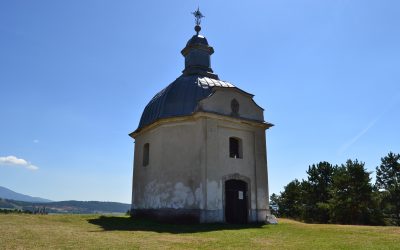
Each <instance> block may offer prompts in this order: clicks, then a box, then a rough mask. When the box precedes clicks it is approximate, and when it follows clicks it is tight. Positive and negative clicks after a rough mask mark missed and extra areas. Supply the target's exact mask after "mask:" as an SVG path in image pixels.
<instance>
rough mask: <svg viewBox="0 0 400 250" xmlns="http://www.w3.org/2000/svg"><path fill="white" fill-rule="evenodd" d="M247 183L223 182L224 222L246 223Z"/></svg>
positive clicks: (238, 181)
mask: <svg viewBox="0 0 400 250" xmlns="http://www.w3.org/2000/svg"><path fill="white" fill-rule="evenodd" d="M247 214H248V212H247V183H246V182H244V181H241V180H227V181H225V220H226V222H228V223H247Z"/></svg>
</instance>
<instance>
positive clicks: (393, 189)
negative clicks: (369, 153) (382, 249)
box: [270, 152, 400, 226]
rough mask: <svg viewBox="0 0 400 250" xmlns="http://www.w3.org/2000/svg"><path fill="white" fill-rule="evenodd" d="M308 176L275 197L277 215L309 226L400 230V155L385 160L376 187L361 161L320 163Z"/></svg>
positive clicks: (273, 206)
mask: <svg viewBox="0 0 400 250" xmlns="http://www.w3.org/2000/svg"><path fill="white" fill-rule="evenodd" d="M306 172H307V179H306V180H302V181H299V180H297V179H295V180H293V181H291V182H290V183H289V184H287V185H286V186H285V187H284V190H283V191H282V192H280V194H279V195H277V194H272V195H271V197H270V201H271V202H270V205H271V208H272V211H273V213H275V215H277V216H279V217H287V218H293V219H296V220H301V221H305V222H309V223H338V224H358V225H397V226H400V154H395V153H392V152H390V153H389V154H388V155H387V156H385V157H383V158H381V163H380V165H379V166H377V167H376V181H375V183H371V177H370V176H371V174H372V172H367V170H366V169H365V163H364V162H361V161H358V160H347V161H346V163H345V164H341V165H332V164H330V163H329V162H326V161H324V162H319V163H318V164H313V165H311V166H309V167H308V170H307V171H306Z"/></svg>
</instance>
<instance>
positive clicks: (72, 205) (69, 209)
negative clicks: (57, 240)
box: [0, 199, 131, 214]
mask: <svg viewBox="0 0 400 250" xmlns="http://www.w3.org/2000/svg"><path fill="white" fill-rule="evenodd" d="M43 207H45V208H46V211H47V212H48V213H63V214H65V213H69V214H71V213H72V214H96V213H99V214H103V213H126V212H127V211H128V210H129V209H130V207H131V205H130V204H125V203H119V202H103V201H57V202H47V203H43V202H40V203H38V202H37V203H35V202H26V201H15V200H8V199H0V209H18V210H29V211H32V212H33V211H35V210H37V209H38V208H43Z"/></svg>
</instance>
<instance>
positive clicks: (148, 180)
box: [132, 121, 203, 209]
mask: <svg viewBox="0 0 400 250" xmlns="http://www.w3.org/2000/svg"><path fill="white" fill-rule="evenodd" d="M201 137H202V131H201V124H200V123H199V121H193V122H183V123H175V124H168V125H163V126H159V127H157V128H155V129H153V130H151V131H148V132H147V133H144V134H141V135H140V136H138V137H137V138H136V141H135V162H134V180H133V197H132V201H133V206H134V208H138V209H150V208H153V209H154V208H174V209H178V208H187V209H194V208H201V207H202V202H203V195H202V185H201V182H200V178H199V176H200V171H201V167H200V166H201V165H202V161H203V158H202V152H201V150H202V143H201ZM145 143H149V144H150V160H149V165H148V166H143V164H142V158H143V157H142V155H143V146H144V144H145Z"/></svg>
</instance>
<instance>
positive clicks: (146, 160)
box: [143, 143, 150, 167]
mask: <svg viewBox="0 0 400 250" xmlns="http://www.w3.org/2000/svg"><path fill="white" fill-rule="evenodd" d="M149 161H150V144H149V143H146V144H144V146H143V166H144V167H145V166H147V165H149Z"/></svg>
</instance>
